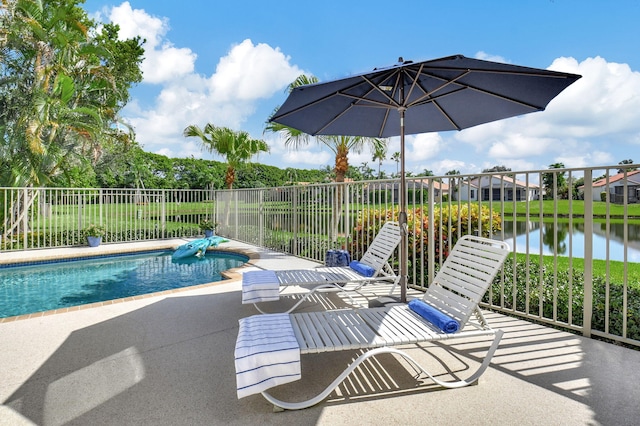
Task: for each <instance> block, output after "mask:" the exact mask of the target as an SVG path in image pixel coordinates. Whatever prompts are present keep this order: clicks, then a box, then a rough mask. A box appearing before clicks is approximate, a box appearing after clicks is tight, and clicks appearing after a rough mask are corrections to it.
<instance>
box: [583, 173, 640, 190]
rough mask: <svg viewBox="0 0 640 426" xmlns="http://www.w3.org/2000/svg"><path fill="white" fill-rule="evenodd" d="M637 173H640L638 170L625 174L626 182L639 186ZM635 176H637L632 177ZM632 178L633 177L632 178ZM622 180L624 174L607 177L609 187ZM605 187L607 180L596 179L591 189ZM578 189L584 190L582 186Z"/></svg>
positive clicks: (639, 180)
mask: <svg viewBox="0 0 640 426" xmlns="http://www.w3.org/2000/svg"><path fill="white" fill-rule="evenodd" d="M638 173H640V170H632V171H630V172H627V180H628V181H630V182H632V183H636V184H639V185H640V175H638ZM634 175H637V176H634ZM632 176H634V177H632ZM623 179H624V173H618V174H616V175H613V176H609V180H608V182H609V185H611V184H612V183H614V182H618V181H620V180H623ZM605 185H607V178H606V177H604V178H602V179H598V180H597V181H595V182H593V185H592V186H593V187H594V188H596V187H601V186H605ZM580 188H584V185H582V186H580Z"/></svg>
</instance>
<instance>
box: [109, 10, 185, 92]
mask: <svg viewBox="0 0 640 426" xmlns="http://www.w3.org/2000/svg"><path fill="white" fill-rule="evenodd" d="M109 19H110V20H111V21H112V22H114V23H116V24H118V25H119V26H120V32H119V34H118V35H119V36H120V38H122V39H127V38H132V37H136V36H140V37H141V38H143V39H145V40H146V42H145V44H144V49H145V53H144V60H143V61H142V64H141V66H140V68H141V70H142V74H143V78H144V80H143V82H144V83H155V84H157V83H163V82H166V81H170V80H171V79H173V78H176V77H179V76H182V75H186V74H189V73H192V72H193V70H194V66H195V61H196V58H197V55H196V54H195V53H193V52H192V51H191V49H188V48H176V47H174V46H173V44H172V43H170V42H169V41H168V40H165V39H164V37H165V35H166V33H167V32H168V31H169V20H168V19H167V18H158V17H155V16H151V15H149V14H147V13H146V12H145V11H144V9H132V8H131V5H130V4H129V2H124V3H122V4H121V5H120V6H116V7H114V8H112V9H111V11H110V13H109Z"/></svg>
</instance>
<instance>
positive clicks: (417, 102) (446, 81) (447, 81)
mask: <svg viewBox="0 0 640 426" xmlns="http://www.w3.org/2000/svg"><path fill="white" fill-rule="evenodd" d="M470 72H471V70H466V72H464V73H463V74H461V75H459V76H458V77H456V78H455V79H446V78H443V77H440V76H437V75H433V74H432V73H425V74H427V75H428V76H429V77H431V78H435V79H438V80H441V81H443V82H444V84H443V85H442V86H439V87H438V88H436V89H435V90H432V91H431V92H428V93H425V95H424V96H422V97H420V98H419V99H417V100H415V101H414V102H412V103H411V104H410V105H408V107H413V106H419V105H424V104H428V103H430V102H433V101H434V100H436V99H439V98H442V97H444V96H448V95H451V94H454V93H458V92H459V91H461V90H465V89H470V90H475V91H476V92H480V93H484V94H485V95H489V96H493V97H496V98H498V99H502V100H504V101H508V102H513V103H515V104H519V105H522V106H524V107H527V108H531V109H533V110H536V111H542V110H544V108H543V107H539V106H537V105H534V104H531V103H528V102H523V101H520V100H518V99H515V98H512V97H509V96H506V95H501V94H499V93H495V92H491V91H489V90H485V89H481V88H479V87H477V86H472V85H470V84H466V83H461V82H459V81H458V80H459V79H460V78H462V77H464V76H466V75H468V74H469V73H470ZM474 72H475V70H474ZM495 73H496V74H515V73H513V72H502V73H498V72H495ZM529 75H531V76H535V75H534V74H531V73H529ZM450 84H457V85H459V86H461V87H460V88H459V89H458V90H454V91H452V92H449V93H443V94H442V95H440V96H437V97H432V96H431V95H432V94H433V93H435V92H437V91H439V90H442V89H443V88H444V87H446V86H448V85H450ZM423 90H424V88H423ZM427 97H428V99H425V98H427Z"/></svg>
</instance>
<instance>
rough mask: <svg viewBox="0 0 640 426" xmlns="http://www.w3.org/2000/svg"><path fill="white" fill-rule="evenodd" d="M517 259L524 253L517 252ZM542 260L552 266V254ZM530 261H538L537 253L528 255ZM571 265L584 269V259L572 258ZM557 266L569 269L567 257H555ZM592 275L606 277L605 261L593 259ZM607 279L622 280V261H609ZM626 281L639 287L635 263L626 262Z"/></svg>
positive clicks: (546, 264) (561, 268) (617, 281)
mask: <svg viewBox="0 0 640 426" xmlns="http://www.w3.org/2000/svg"><path fill="white" fill-rule="evenodd" d="M516 256H517V258H518V261H520V262H524V261H525V260H526V255H525V254H524V253H518V254H517V255H516ZM542 258H543V259H542V261H543V263H544V264H545V266H546V267H547V268H552V269H553V268H554V266H555V265H554V257H553V256H542ZM529 262H530V263H539V262H540V258H539V256H538V255H535V254H534V255H531V254H530V255H529ZM572 267H573V269H574V270H579V271H584V259H581V258H575V257H574V258H573V259H572ZM557 268H558V270H559V271H567V270H569V258H568V257H564V256H558V257H557ZM593 276H594V277H606V276H607V262H606V261H604V260H599V259H594V260H593ZM609 281H610V282H615V283H623V282H624V262H617V261H610V262H609ZM627 283H628V284H629V286H630V287H632V288H637V289H640V268H638V267H637V264H635V263H629V264H627Z"/></svg>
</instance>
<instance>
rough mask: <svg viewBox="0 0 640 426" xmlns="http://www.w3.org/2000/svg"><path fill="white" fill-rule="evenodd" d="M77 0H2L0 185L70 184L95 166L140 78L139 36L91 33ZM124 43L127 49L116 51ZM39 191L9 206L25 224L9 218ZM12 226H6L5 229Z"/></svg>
mask: <svg viewBox="0 0 640 426" xmlns="http://www.w3.org/2000/svg"><path fill="white" fill-rule="evenodd" d="M79 2H80V0H5V1H3V10H2V12H0V34H2V37H0V81H2V84H1V85H0V137H1V138H2V144H1V145H0V170H1V172H0V185H2V186H25V187H33V186H44V185H50V184H52V183H54V182H69V181H70V179H73V178H74V176H79V175H81V174H83V173H82V172H83V171H84V170H88V169H89V167H90V166H93V165H95V164H96V162H97V161H98V159H99V158H100V157H101V156H102V154H103V153H104V151H105V150H106V149H108V148H109V145H110V142H111V141H113V140H114V138H115V139H117V137H118V136H119V134H120V132H119V131H118V129H117V128H114V123H116V122H117V121H118V120H119V118H118V112H119V110H120V109H121V108H122V107H123V106H124V104H125V103H126V101H127V100H128V89H129V88H130V86H131V84H133V83H136V82H139V81H141V78H142V74H141V73H140V71H139V64H140V61H141V60H142V54H143V53H144V51H143V49H142V47H141V45H140V40H139V39H132V40H130V41H127V42H121V41H118V40H117V27H111V28H110V31H111V32H110V33H108V34H105V33H99V34H102V36H100V35H98V36H97V37H96V36H94V34H96V29H97V25H96V23H95V22H93V21H92V20H90V19H89V18H88V16H87V14H86V12H85V11H84V10H83V9H82V8H80V7H79V6H77V4H78V3H79ZM129 42H130V43H129ZM127 43H129V44H127ZM124 44H127V45H128V47H129V49H128V50H126V52H125V49H123V52H122V53H121V54H120V55H119V56H117V57H116V56H114V55H113V54H112V52H115V51H118V50H119V49H120V48H122V47H123V46H124ZM119 66H121V67H119ZM125 70H126V71H125ZM83 182H85V181H84V180H83ZM71 183H72V184H73V182H71ZM37 194H38V192H29V193H28V194H27V199H26V200H25V202H23V203H21V204H20V206H19V207H18V208H16V209H12V211H13V214H15V215H16V218H14V220H13V223H23V221H21V220H15V219H17V218H18V217H23V215H24V214H26V212H27V211H28V210H29V208H30V207H31V205H32V204H33V202H34V201H35V197H37ZM14 231H15V227H14V229H6V230H4V232H5V235H7V234H10V233H13V232H14Z"/></svg>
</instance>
